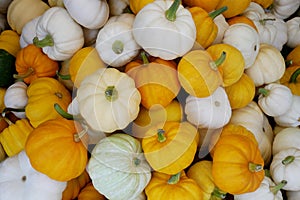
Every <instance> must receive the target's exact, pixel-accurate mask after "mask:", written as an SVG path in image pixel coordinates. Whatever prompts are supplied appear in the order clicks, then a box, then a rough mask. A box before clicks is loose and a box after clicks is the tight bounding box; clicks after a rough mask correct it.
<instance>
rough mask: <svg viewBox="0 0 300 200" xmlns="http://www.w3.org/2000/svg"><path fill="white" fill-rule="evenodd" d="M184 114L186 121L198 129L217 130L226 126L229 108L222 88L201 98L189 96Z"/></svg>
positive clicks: (229, 114)
mask: <svg viewBox="0 0 300 200" xmlns="http://www.w3.org/2000/svg"><path fill="white" fill-rule="evenodd" d="M184 112H185V114H186V116H187V120H188V121H189V122H191V123H192V124H194V125H196V126H197V127H199V128H211V129H217V128H221V127H223V126H224V125H225V124H227V123H228V122H229V120H230V117H231V107H230V103H229V100H228V97H227V94H226V92H225V90H224V88H222V87H218V88H217V89H216V91H215V92H214V93H213V94H212V95H210V96H208V97H203V98H198V97H195V96H191V95H189V96H188V97H187V98H186V102H185V108H184Z"/></svg>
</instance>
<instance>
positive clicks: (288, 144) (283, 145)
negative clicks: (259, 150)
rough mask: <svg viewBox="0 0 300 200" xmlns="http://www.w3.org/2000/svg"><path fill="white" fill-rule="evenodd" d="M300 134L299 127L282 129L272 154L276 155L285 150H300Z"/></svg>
mask: <svg viewBox="0 0 300 200" xmlns="http://www.w3.org/2000/svg"><path fill="white" fill-rule="evenodd" d="M299 134H300V129H299V128H298V127H297V128H296V127H288V128H283V129H281V130H280V131H279V132H278V133H277V134H276V135H275V137H274V141H273V144H272V154H273V155H275V154H277V153H278V152H280V151H282V150H285V149H290V148H300V138H299Z"/></svg>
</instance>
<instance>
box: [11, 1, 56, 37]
mask: <svg viewBox="0 0 300 200" xmlns="http://www.w3.org/2000/svg"><path fill="white" fill-rule="evenodd" d="M49 8H50V7H49V6H48V4H46V3H45V2H44V1H42V0H25V1H24V0H16V1H15V0H14V1H12V2H11V3H10V4H9V6H8V10H7V22H8V24H9V26H10V27H11V29H12V30H14V31H16V32H17V33H18V34H19V35H20V34H21V33H22V29H23V27H24V25H25V24H26V23H27V22H29V21H30V20H32V19H33V18H36V17H38V16H40V15H42V14H43V13H44V12H45V11H46V10H48V9H49ZM24 10H26V12H24Z"/></svg>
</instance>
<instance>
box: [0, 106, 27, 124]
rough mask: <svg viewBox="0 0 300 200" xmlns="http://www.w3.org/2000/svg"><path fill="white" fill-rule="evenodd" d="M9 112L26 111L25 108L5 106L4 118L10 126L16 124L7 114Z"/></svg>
mask: <svg viewBox="0 0 300 200" xmlns="http://www.w3.org/2000/svg"><path fill="white" fill-rule="evenodd" d="M8 112H25V109H24V108H4V109H3V111H2V113H1V114H2V118H3V119H4V120H5V122H6V123H7V124H8V125H9V126H10V125H12V124H14V123H13V122H12V121H10V120H9V119H8V118H7V117H6V114H7V113H8Z"/></svg>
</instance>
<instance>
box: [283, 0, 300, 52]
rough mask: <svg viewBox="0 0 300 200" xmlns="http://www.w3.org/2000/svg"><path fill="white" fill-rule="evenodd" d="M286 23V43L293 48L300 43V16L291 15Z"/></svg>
mask: <svg viewBox="0 0 300 200" xmlns="http://www.w3.org/2000/svg"><path fill="white" fill-rule="evenodd" d="M299 2H300V1H299ZM286 25H287V29H288V31H287V33H288V40H287V43H286V45H287V46H288V47H290V48H295V47H296V46H298V45H300V17H293V18H292V19H290V20H288V21H287V22H286Z"/></svg>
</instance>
